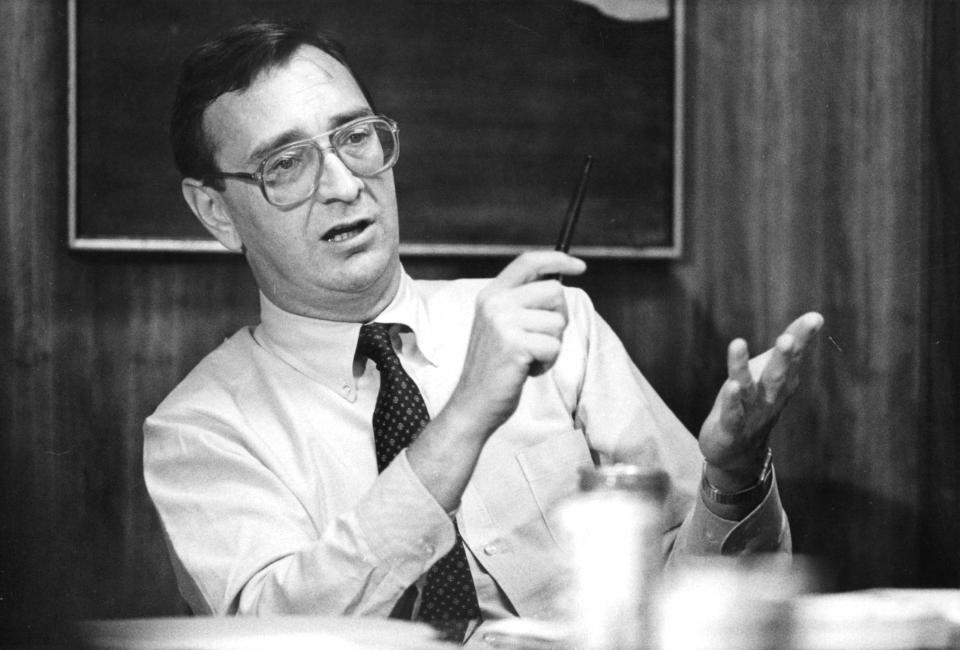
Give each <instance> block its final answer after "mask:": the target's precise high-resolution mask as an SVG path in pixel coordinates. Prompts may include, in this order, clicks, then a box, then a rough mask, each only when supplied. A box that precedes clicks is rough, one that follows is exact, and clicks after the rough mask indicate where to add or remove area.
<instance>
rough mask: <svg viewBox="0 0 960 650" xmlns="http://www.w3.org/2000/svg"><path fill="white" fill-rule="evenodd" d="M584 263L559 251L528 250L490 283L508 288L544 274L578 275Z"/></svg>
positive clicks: (582, 269) (583, 269)
mask: <svg viewBox="0 0 960 650" xmlns="http://www.w3.org/2000/svg"><path fill="white" fill-rule="evenodd" d="M586 269H587V265H586V263H585V262H584V261H583V260H581V259H579V258H576V257H572V256H571V255H567V254H566V253H562V252H559V251H528V252H526V253H523V254H522V255H520V256H519V257H517V258H516V259H514V260H513V261H512V262H510V263H509V264H507V266H506V267H504V269H503V270H502V271H500V274H499V275H498V276H497V277H496V278H494V280H493V282H492V283H491V284H492V285H495V286H498V287H500V288H504V289H509V288H513V287H519V286H520V285H522V284H526V283H528V282H533V281H535V280H539V279H540V278H541V277H542V276H544V275H550V274H553V273H560V274H561V275H580V274H581V273H583V272H584V271H585V270H586Z"/></svg>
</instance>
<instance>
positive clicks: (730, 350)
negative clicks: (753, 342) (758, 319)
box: [727, 339, 753, 390]
mask: <svg viewBox="0 0 960 650" xmlns="http://www.w3.org/2000/svg"><path fill="white" fill-rule="evenodd" d="M727 376H728V377H729V378H730V379H732V380H734V381H735V382H737V383H738V384H740V386H741V387H742V388H744V389H746V390H749V389H750V388H751V387H752V386H753V378H752V377H751V376H750V351H749V350H748V349H747V342H746V341H744V340H743V339H734V340H733V341H731V342H730V345H729V346H728V347H727Z"/></svg>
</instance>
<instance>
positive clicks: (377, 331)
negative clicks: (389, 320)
mask: <svg viewBox="0 0 960 650" xmlns="http://www.w3.org/2000/svg"><path fill="white" fill-rule="evenodd" d="M388 328H389V325H386V324H384V323H367V324H366V325H363V326H362V327H361V328H360V340H359V341H358V343H357V350H359V352H360V354H362V355H363V356H365V357H367V358H368V359H372V360H373V362H374V363H375V364H377V367H378V368H379V367H381V366H382V365H383V363H384V362H385V361H387V360H389V359H393V358H396V356H397V353H396V352H394V351H393V344H392V343H391V342H390V330H389V329H388Z"/></svg>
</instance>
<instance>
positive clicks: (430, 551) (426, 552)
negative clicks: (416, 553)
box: [420, 541, 437, 557]
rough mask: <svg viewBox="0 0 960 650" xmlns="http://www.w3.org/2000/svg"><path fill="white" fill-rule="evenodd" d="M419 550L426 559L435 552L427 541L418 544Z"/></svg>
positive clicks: (433, 547)
mask: <svg viewBox="0 0 960 650" xmlns="http://www.w3.org/2000/svg"><path fill="white" fill-rule="evenodd" d="M420 549H421V550H422V551H423V554H424V555H426V556H427V557H430V556H431V555H433V553H434V551H436V550H437V547H436V546H434V545H433V544H431V543H430V542H427V541H422V542H420Z"/></svg>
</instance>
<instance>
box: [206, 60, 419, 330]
mask: <svg viewBox="0 0 960 650" xmlns="http://www.w3.org/2000/svg"><path fill="white" fill-rule="evenodd" d="M371 113H372V111H371V109H370V106H369V105H368V104H367V101H366V100H365V99H364V97H363V93H362V92H361V91H360V88H359V87H358V86H357V83H356V81H355V80H354V79H353V76H352V75H351V74H350V72H349V71H348V70H347V69H346V68H345V67H344V66H343V65H341V64H340V63H339V62H337V61H336V60H335V59H334V58H332V57H330V56H329V55H327V54H326V53H324V52H321V51H320V50H318V49H316V48H313V47H303V48H301V49H300V50H299V51H298V52H297V53H295V54H294V56H293V57H292V58H291V60H290V61H289V62H288V63H287V64H286V65H283V66H281V67H278V68H274V69H271V70H268V71H266V72H264V73H262V74H261V75H260V76H259V77H258V78H257V79H255V80H254V83H253V84H252V85H251V86H250V87H249V88H247V89H246V90H244V91H242V92H231V93H227V94H225V95H222V96H220V97H218V98H217V100H216V101H215V102H213V104H211V105H210V106H209V107H208V108H207V111H206V113H205V114H204V128H205V130H206V133H207V134H208V137H209V138H210V140H211V142H212V143H213V146H214V151H215V155H214V160H215V162H216V165H217V167H218V168H219V169H221V170H223V171H230V172H234V171H256V169H257V165H258V164H259V162H260V160H261V159H262V158H263V154H264V153H266V152H268V151H270V150H272V149H273V148H276V147H277V146H281V145H283V144H286V143H289V142H292V141H296V140H301V139H304V138H310V137H313V136H315V135H318V134H320V133H324V132H326V131H329V130H330V129H333V128H336V127H337V126H340V125H341V124H344V123H346V122H349V121H350V120H352V119H355V118H357V117H360V116H362V115H369V114H371ZM325 140H326V139H325ZM320 145H321V146H324V147H326V146H329V142H328V141H323V142H320ZM225 182H226V189H225V190H224V191H223V192H218V193H216V194H217V195H218V197H219V205H220V207H221V208H222V210H223V211H224V214H225V215H226V216H227V217H229V221H230V222H231V223H232V226H233V228H234V229H235V231H236V234H237V235H238V236H239V239H240V241H242V242H243V245H244V247H245V248H246V254H247V260H248V262H249V264H250V267H251V269H252V270H253V273H254V276H255V277H256V279H257V283H258V284H259V286H260V289H261V291H263V292H264V293H265V294H266V295H267V297H268V298H270V299H271V300H272V301H273V302H274V303H276V304H278V305H279V306H280V307H283V308H284V309H286V310H288V311H292V312H294V313H298V314H303V315H309V316H315V317H320V318H328V319H333V320H364V319H367V318H370V317H372V316H374V315H375V314H376V313H377V312H378V311H379V310H381V309H382V308H383V307H385V306H386V304H387V303H388V302H389V301H390V299H391V298H392V297H393V295H394V293H395V291H396V288H397V285H398V282H399V277H400V261H399V256H398V246H399V234H398V224H397V201H396V192H395V189H394V183H393V172H392V171H387V172H385V173H383V174H380V175H379V176H376V177H373V178H358V177H357V176H354V175H353V174H352V173H351V172H350V171H349V170H348V169H347V168H346V167H345V166H344V165H343V163H342V162H341V161H340V159H339V158H337V156H336V154H335V153H333V152H332V151H325V152H324V162H323V173H322V176H321V178H320V181H319V186H318V188H317V191H316V193H315V194H314V196H313V198H312V199H308V200H307V201H305V202H304V203H302V204H299V205H295V206H293V207H290V208H283V209H281V208H277V207H274V206H273V205H271V204H269V203H268V202H267V201H266V199H265V198H264V197H263V194H262V193H261V192H260V188H259V187H258V185H257V184H255V183H248V182H245V181H242V180H236V179H228V180H226V181H225Z"/></svg>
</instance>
